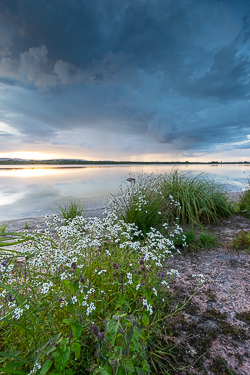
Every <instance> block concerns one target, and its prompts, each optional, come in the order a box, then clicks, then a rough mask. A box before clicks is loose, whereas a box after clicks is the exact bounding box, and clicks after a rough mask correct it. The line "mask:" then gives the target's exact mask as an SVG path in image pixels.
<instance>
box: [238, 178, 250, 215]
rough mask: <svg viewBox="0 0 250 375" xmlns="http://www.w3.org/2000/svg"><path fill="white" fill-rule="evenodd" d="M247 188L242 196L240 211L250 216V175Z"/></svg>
mask: <svg viewBox="0 0 250 375" xmlns="http://www.w3.org/2000/svg"><path fill="white" fill-rule="evenodd" d="M247 182H248V183H247V189H246V190H245V191H244V192H243V194H242V196H241V197H240V202H239V206H238V207H239V211H240V213H242V214H244V215H247V216H249V217H250V177H248V178H247Z"/></svg>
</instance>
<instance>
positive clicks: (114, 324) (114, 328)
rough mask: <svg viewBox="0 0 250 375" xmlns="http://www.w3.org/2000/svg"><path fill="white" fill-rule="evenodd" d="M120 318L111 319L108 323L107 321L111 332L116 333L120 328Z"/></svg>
mask: <svg viewBox="0 0 250 375" xmlns="http://www.w3.org/2000/svg"><path fill="white" fill-rule="evenodd" d="M119 324H120V322H119V320H118V319H114V318H113V319H111V320H110V321H109V322H108V323H107V329H108V331H109V332H110V333H112V334H116V333H117V331H118V328H119Z"/></svg>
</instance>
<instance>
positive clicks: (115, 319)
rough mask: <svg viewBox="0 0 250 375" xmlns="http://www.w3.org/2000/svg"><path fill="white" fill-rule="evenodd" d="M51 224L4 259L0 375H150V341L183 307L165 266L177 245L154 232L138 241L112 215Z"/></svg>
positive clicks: (132, 227) (128, 226)
mask: <svg viewBox="0 0 250 375" xmlns="http://www.w3.org/2000/svg"><path fill="white" fill-rule="evenodd" d="M47 224H48V226H49V228H48V229H47V230H46V231H45V233H39V232H38V231H37V232H33V234H29V236H28V235H27V242H25V243H24V245H23V247H22V249H21V250H18V251H17V252H16V253H15V252H13V250H12V252H10V253H6V251H2V253H0V263H1V266H0V267H1V281H0V303H1V318H0V335H1V344H0V345H1V348H0V352H1V353H0V356H1V358H2V359H1V364H0V372H4V373H9V374H12V373H13V374H14V373H16V374H29V375H31V374H41V375H44V374H49V375H56V374H64V375H73V374H76V375H77V374H82V373H88V372H89V373H93V374H96V375H97V374H121V375H126V374H144V375H146V374H149V372H150V369H151V368H155V366H156V364H155V362H154V360H155V361H156V360H157V361H159V357H157V355H156V356H155V357H154V356H149V355H148V343H149V341H148V340H149V337H150V335H151V334H152V331H154V332H155V331H156V330H157V327H158V330H160V329H161V326H162V324H163V322H164V321H166V320H167V317H168V316H169V314H171V313H172V314H175V313H177V312H178V311H180V309H181V307H179V308H178V309H177V310H176V311H171V308H170V305H172V304H173V303H171V294H170V293H169V292H168V287H169V283H170V282H172V283H173V281H174V278H175V277H179V274H178V271H175V270H169V271H168V270H166V269H165V267H164V260H165V259H166V257H167V256H169V255H171V252H172V251H173V250H174V245H173V242H172V241H171V240H169V239H167V238H164V237H163V235H162V234H161V233H160V232H158V231H157V230H156V229H152V230H151V231H150V232H148V234H147V235H146V237H145V240H144V241H140V242H139V241H135V240H134V239H135V238H136V237H138V236H139V235H140V231H139V230H138V228H137V227H136V226H135V224H127V223H125V222H124V221H122V220H118V218H117V216H115V215H114V214H112V213H111V214H110V215H108V217H107V218H105V219H98V218H91V219H86V218H84V217H80V216H78V217H76V218H75V219H73V220H72V221H70V222H69V223H68V225H67V226H65V225H63V224H64V219H59V218H58V217H55V218H54V220H53V222H49V221H48V222H47ZM53 226H54V227H53ZM54 230H55V232H54ZM173 235H174V233H173ZM149 347H150V345H149ZM169 350H170V349H169ZM155 352H157V348H155ZM167 354H168V350H167V349H165V356H167ZM154 358H155V359H154ZM170 358H171V355H170ZM157 366H158V364H157ZM172 368H173V366H172Z"/></svg>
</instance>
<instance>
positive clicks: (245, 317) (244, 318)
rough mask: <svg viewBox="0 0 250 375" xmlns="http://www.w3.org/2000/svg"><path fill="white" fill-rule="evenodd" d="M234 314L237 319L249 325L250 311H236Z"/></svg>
mask: <svg viewBox="0 0 250 375" xmlns="http://www.w3.org/2000/svg"><path fill="white" fill-rule="evenodd" d="M235 316H236V319H239V320H241V321H242V322H245V323H247V324H249V325H250V311H245V312H242V313H237V314H236V315H235Z"/></svg>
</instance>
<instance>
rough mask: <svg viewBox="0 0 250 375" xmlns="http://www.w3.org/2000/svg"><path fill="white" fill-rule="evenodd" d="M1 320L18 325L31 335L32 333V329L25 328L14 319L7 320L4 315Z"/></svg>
mask: <svg viewBox="0 0 250 375" xmlns="http://www.w3.org/2000/svg"><path fill="white" fill-rule="evenodd" d="M1 320H2V321H4V322H6V323H9V324H14V325H15V326H18V327H20V328H22V329H24V330H25V331H26V332H28V333H29V334H30V335H31V336H32V335H33V334H32V331H31V330H30V329H29V328H27V327H26V326H25V325H24V324H22V323H19V322H16V321H15V320H8V319H5V318H4V317H3V318H2V319H1Z"/></svg>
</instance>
